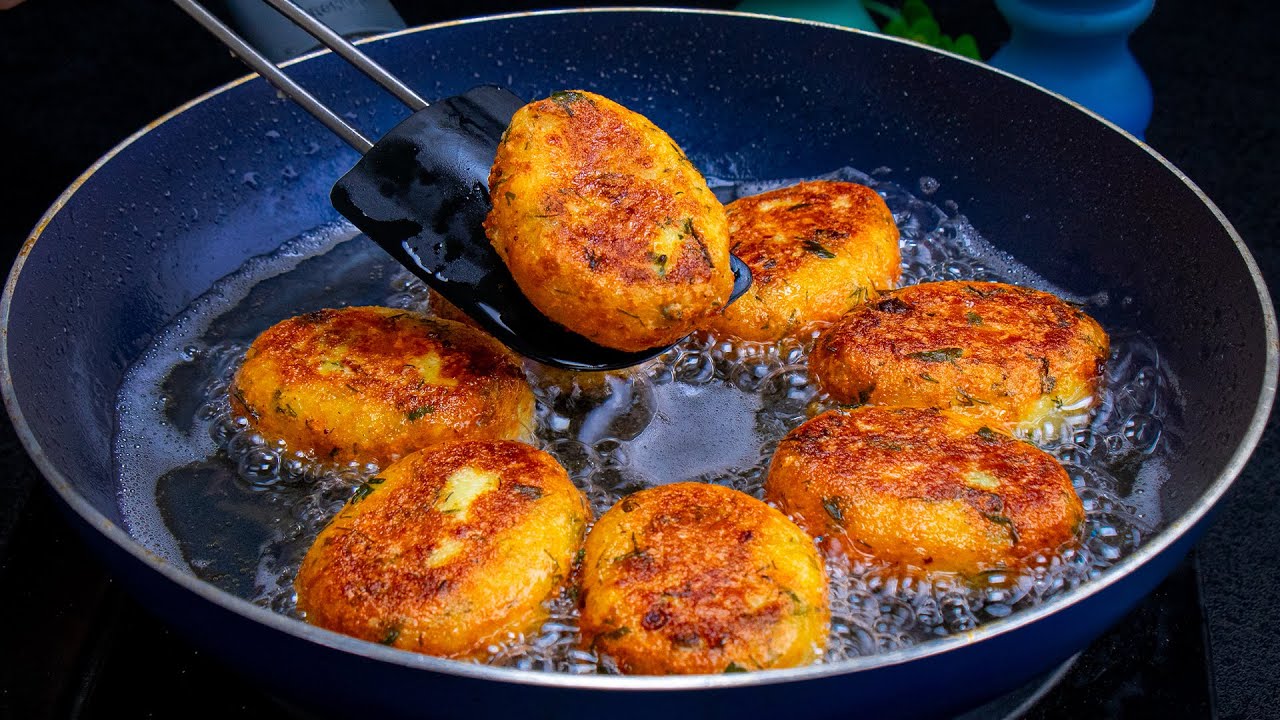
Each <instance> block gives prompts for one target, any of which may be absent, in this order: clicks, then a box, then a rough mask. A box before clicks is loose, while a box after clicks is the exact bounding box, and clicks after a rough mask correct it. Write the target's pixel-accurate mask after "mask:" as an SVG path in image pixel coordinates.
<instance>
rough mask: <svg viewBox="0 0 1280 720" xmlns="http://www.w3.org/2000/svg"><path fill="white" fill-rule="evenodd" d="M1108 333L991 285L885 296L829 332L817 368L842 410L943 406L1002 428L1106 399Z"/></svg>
mask: <svg viewBox="0 0 1280 720" xmlns="http://www.w3.org/2000/svg"><path fill="white" fill-rule="evenodd" d="M1108 345H1109V341H1108V338H1107V334H1106V333H1105V332H1104V331H1103V329H1102V327H1101V326H1100V325H1098V323H1097V322H1095V321H1094V320H1093V318H1091V317H1089V316H1088V315H1087V314H1085V313H1084V311H1082V310H1080V309H1079V308H1077V307H1075V306H1073V305H1070V304H1068V303H1066V302H1064V301H1062V300H1060V299H1059V298H1057V297H1055V296H1053V295H1050V294H1049V293H1044V292H1040V291H1038V290H1032V289H1030V288H1023V287H1018V286H1014V285H1006V284H1001V283H987V282H970V281H954V282H936V283H921V284H919V285H912V286H909V287H904V288H901V289H899V290H895V291H892V292H889V293H885V294H884V295H882V296H881V297H880V299H878V300H876V301H873V302H870V303H867V304H866V305H863V306H862V307H859V308H856V309H854V310H853V311H852V312H850V313H849V314H848V315H846V316H845V317H844V318H842V319H841V320H840V321H839V322H837V323H836V324H835V325H833V326H831V327H830V328H828V329H827V330H826V331H825V332H823V334H822V336H821V337H820V338H819V339H818V342H817V345H816V346H815V348H814V351H813V353H812V355H811V356H810V359H809V366H810V368H811V369H812V370H813V372H814V374H815V375H816V376H817V378H818V379H819V380H820V381H821V383H822V387H823V389H824V390H825V391H826V392H827V393H829V394H830V395H831V396H832V397H833V398H834V399H836V400H838V401H840V402H847V403H854V402H866V403H872V404H876V405H908V406H915V407H941V408H949V409H952V410H955V411H956V412H960V413H964V414H967V415H970V416H973V417H977V418H981V419H983V420H984V421H987V422H990V423H992V424H994V425H996V426H998V427H1000V428H1002V429H1012V428H1015V427H1018V426H1019V425H1025V424H1032V425H1034V424H1035V422H1036V421H1037V420H1038V418H1040V417H1043V416H1044V415H1045V414H1047V413H1048V412H1051V411H1052V410H1053V408H1054V407H1055V406H1060V405H1063V404H1070V403H1072V402H1074V401H1076V400H1079V399H1081V398H1084V397H1086V396H1090V395H1093V394H1094V393H1095V392H1096V390H1097V385H1098V380H1099V378H1100V377H1101V375H1102V371H1103V368H1104V365H1105V363H1106V359H1107V356H1108V352H1109V349H1108Z"/></svg>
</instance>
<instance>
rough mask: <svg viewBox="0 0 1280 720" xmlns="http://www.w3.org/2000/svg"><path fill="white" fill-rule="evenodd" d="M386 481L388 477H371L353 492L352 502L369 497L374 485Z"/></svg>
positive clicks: (353, 503)
mask: <svg viewBox="0 0 1280 720" xmlns="http://www.w3.org/2000/svg"><path fill="white" fill-rule="evenodd" d="M386 481H387V479H386V478H380V477H373V478H369V479H368V480H367V481H365V482H364V483H362V484H361V485H360V487H358V488H356V491H355V492H354V493H352V494H351V504H352V505H355V504H356V503H358V502H360V501H361V500H364V499H365V498H367V497H369V495H370V493H372V492H373V489H374V487H376V486H378V485H381V484H382V483H384V482H386Z"/></svg>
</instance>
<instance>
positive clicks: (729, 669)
mask: <svg viewBox="0 0 1280 720" xmlns="http://www.w3.org/2000/svg"><path fill="white" fill-rule="evenodd" d="M724 671H725V673H744V672H747V669H746V668H744V667H742V666H741V665H739V664H738V663H736V662H731V663H729V664H728V665H725V666H724Z"/></svg>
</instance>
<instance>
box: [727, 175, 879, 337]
mask: <svg viewBox="0 0 1280 720" xmlns="http://www.w3.org/2000/svg"><path fill="white" fill-rule="evenodd" d="M725 212H726V213H727V215H728V218H729V243H730V246H729V249H730V251H731V252H732V253H733V254H734V255H737V256H738V257H739V258H741V259H742V260H743V262H745V263H746V264H747V265H748V266H749V267H750V268H751V274H752V279H753V282H752V285H751V289H750V290H749V291H748V292H747V293H746V294H745V295H743V296H742V297H740V298H738V299H737V300H735V301H734V302H733V304H731V305H729V306H728V307H726V308H725V309H724V311H723V312H722V313H721V314H718V315H713V316H712V317H711V319H710V320H709V322H708V324H707V326H708V327H709V328H710V329H711V330H712V331H713V332H715V333H716V334H717V335H721V336H725V335H728V336H733V337H738V338H742V339H744V340H756V341H774V340H779V339H781V338H783V337H788V336H799V335H803V334H805V333H806V332H808V331H810V330H811V329H812V328H813V327H814V325H815V324H817V323H826V322H831V321H833V320H836V319H837V318H839V317H840V316H841V315H844V314H845V313H846V312H848V311H849V310H851V309H853V308H855V307H857V306H858V305H861V304H862V303H864V302H866V301H867V300H868V299H870V298H874V297H876V295H877V294H878V291H881V290H888V289H890V288H892V287H893V286H894V285H896V284H897V282H898V278H899V277H901V275H902V271H901V267H900V266H901V262H902V256H901V253H900V252H899V250H898V226H897V225H895V224H894V222H893V213H891V212H889V208H888V207H887V206H886V205H885V204H884V200H882V199H881V198H880V196H879V195H878V194H876V192H875V191H874V190H872V189H871V188H869V187H866V186H865V185H858V184H856V183H849V182H832V181H825V180H824V181H815V182H803V183H800V184H798V185H792V186H790V187H784V188H780V189H777V190H771V191H769V192H765V193H761V194H759V195H752V196H750V197H745V198H741V199H739V200H735V201H733V202H732V203H729V205H727V206H726V207H725Z"/></svg>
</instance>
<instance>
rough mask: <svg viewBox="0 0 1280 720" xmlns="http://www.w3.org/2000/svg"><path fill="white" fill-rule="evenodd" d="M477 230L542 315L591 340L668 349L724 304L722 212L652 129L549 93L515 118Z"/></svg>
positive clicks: (614, 110) (608, 103)
mask: <svg viewBox="0 0 1280 720" xmlns="http://www.w3.org/2000/svg"><path fill="white" fill-rule="evenodd" d="M489 194H490V197H491V199H492V201H493V209H492V211H490V213H489V216H488V217H487V218H486V219H485V223H484V227H485V231H486V233H487V234H488V236H489V239H490V241H491V242H492V243H493V247H494V248H495V249H496V250H497V252H498V254H499V255H500V256H501V257H502V260H503V262H505V263H506V265H507V267H508V268H509V269H510V270H511V275H512V276H513V277H514V278H515V281H516V283H517V284H518V285H519V286H520V290H521V291H523V292H524V294H525V295H526V296H527V297H528V298H529V300H530V302H532V303H533V304H534V306H535V307H537V308H538V310H540V311H541V312H542V313H543V314H544V315H546V316H547V317H549V318H551V319H552V320H554V321H555V322H557V323H560V324H561V325H563V326H565V327H566V328H568V329H570V330H572V331H574V332H577V333H579V334H581V335H584V336H586V337H587V338H589V339H591V340H593V341H594V342H596V343H599V344H601V345H605V346H608V347H611V348H617V349H620V350H645V349H648V348H652V347H657V346H660V345H667V344H670V343H674V342H675V341H677V340H679V339H680V338H682V337H684V336H685V335H688V334H689V333H690V332H692V331H693V330H694V329H695V328H696V327H697V326H698V325H699V323H700V322H701V321H702V320H703V319H704V318H705V317H706V316H707V315H709V314H711V313H712V312H715V311H717V310H719V309H720V308H721V307H722V306H723V305H724V304H725V303H726V302H728V300H729V292H730V290H732V287H733V272H732V270H731V268H730V266H729V231H728V225H727V224H726V222H725V216H724V207H723V206H722V205H721V204H720V202H719V201H718V200H717V199H716V197H715V196H714V195H713V194H712V193H711V190H710V189H708V187H707V183H706V181H705V180H704V179H703V178H702V175H701V174H699V172H698V171H697V169H696V168H694V167H693V164H692V163H690V162H689V159H688V158H687V157H685V154H684V152H683V151H681V150H680V148H679V147H678V146H677V145H676V144H675V142H673V141H672V140H671V138H670V137H668V136H667V134H666V133H664V132H663V131H662V130H660V129H659V128H658V127H657V126H655V125H654V124H653V123H652V122H650V121H649V120H648V119H646V118H645V117H643V116H642V115H639V114H637V113H635V112H632V111H630V110H628V109H627V108H625V107H623V106H621V105H619V104H617V103H615V102H613V101H612V100H609V99H608V98H605V97H601V96H600V95H596V94H594V93H589V92H585V91H580V90H573V91H565V92H558V93H555V94H553V95H552V96H551V97H550V98H547V99H545V100H539V101H537V102H533V103H530V104H528V105H526V106H524V107H522V108H521V109H520V110H519V111H517V112H516V114H515V116H514V117H513V118H512V119H511V124H510V126H509V127H508V128H507V132H506V135H505V136H504V137H503V140H502V142H501V144H500V145H499V146H498V153H497V157H496V159H495V160H494V163H493V169H492V172H491V173H490V175H489Z"/></svg>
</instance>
